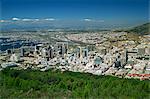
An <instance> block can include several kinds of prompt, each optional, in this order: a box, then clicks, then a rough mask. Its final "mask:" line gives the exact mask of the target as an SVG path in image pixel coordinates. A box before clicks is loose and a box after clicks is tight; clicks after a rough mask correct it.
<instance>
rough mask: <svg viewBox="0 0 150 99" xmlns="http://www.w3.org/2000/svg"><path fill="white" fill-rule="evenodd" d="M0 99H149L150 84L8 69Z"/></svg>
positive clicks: (3, 75)
mask: <svg viewBox="0 0 150 99" xmlns="http://www.w3.org/2000/svg"><path fill="white" fill-rule="evenodd" d="M0 77H1V78H0V98H1V99H3V98H54V99H56V98H59V99H60V98H61V99H62V98H65V99H66V98H69V99H70V98H78V99H85V98H87V99H101V98H102V99H105V98H106V99H116V98H118V99H129V98H132V99H148V98H149V97H150V85H149V84H150V82H149V81H139V80H136V79H120V78H117V77H111V76H95V75H92V74H83V73H73V72H68V71H67V72H61V71H54V70H49V71H46V72H40V71H33V70H14V69H8V68H7V69H5V70H2V71H1V72H0Z"/></svg>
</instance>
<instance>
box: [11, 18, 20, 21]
mask: <svg viewBox="0 0 150 99" xmlns="http://www.w3.org/2000/svg"><path fill="white" fill-rule="evenodd" d="M12 20H13V21H19V20H20V19H19V18H12Z"/></svg>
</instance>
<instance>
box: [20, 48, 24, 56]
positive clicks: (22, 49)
mask: <svg viewBox="0 0 150 99" xmlns="http://www.w3.org/2000/svg"><path fill="white" fill-rule="evenodd" d="M24 53H25V49H24V48H21V49H20V56H21V57H23V56H24Z"/></svg>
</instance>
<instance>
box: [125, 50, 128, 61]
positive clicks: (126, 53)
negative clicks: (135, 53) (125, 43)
mask: <svg viewBox="0 0 150 99" xmlns="http://www.w3.org/2000/svg"><path fill="white" fill-rule="evenodd" d="M127 62H128V51H127V49H126V50H125V64H127Z"/></svg>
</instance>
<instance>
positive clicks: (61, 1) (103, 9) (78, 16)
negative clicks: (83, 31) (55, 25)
mask: <svg viewBox="0 0 150 99" xmlns="http://www.w3.org/2000/svg"><path fill="white" fill-rule="evenodd" d="M148 9H149V0H1V20H2V19H3V20H10V19H12V18H20V19H23V18H26V19H30V18H32V19H33V18H36V19H45V18H53V19H57V20H63V21H69V22H72V23H73V22H76V21H81V20H84V21H88V22H89V21H91V20H92V22H101V23H103V24H128V25H135V24H140V23H145V22H147V21H148V17H149V16H148Z"/></svg>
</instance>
